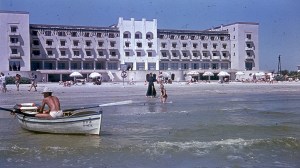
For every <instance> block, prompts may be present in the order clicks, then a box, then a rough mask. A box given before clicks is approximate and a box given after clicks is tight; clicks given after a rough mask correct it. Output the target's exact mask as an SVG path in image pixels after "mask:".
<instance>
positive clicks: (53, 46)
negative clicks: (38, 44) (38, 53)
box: [45, 44, 56, 48]
mask: <svg viewBox="0 0 300 168" xmlns="http://www.w3.org/2000/svg"><path fill="white" fill-rule="evenodd" d="M45 48H56V45H47V44H46V45H45Z"/></svg>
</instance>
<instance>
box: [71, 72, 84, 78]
mask: <svg viewBox="0 0 300 168" xmlns="http://www.w3.org/2000/svg"><path fill="white" fill-rule="evenodd" d="M70 77H82V74H81V73H79V72H72V73H71V74H70Z"/></svg>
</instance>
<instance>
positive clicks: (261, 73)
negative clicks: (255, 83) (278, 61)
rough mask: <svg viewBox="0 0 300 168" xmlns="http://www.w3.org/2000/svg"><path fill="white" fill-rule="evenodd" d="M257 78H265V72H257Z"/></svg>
mask: <svg viewBox="0 0 300 168" xmlns="http://www.w3.org/2000/svg"><path fill="white" fill-rule="evenodd" d="M255 76H258V77H261V76H265V73H264V72H257V73H255Z"/></svg>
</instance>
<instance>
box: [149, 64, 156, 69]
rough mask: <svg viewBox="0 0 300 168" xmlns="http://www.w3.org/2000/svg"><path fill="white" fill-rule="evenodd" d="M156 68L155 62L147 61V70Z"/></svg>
mask: <svg viewBox="0 0 300 168" xmlns="http://www.w3.org/2000/svg"><path fill="white" fill-rule="evenodd" d="M155 69H156V63H148V70H155Z"/></svg>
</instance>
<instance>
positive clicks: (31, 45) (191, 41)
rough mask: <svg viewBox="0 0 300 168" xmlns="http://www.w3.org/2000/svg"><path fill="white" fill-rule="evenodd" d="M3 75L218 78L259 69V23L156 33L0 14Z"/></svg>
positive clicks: (142, 25) (146, 24)
mask: <svg viewBox="0 0 300 168" xmlns="http://www.w3.org/2000/svg"><path fill="white" fill-rule="evenodd" d="M0 21H1V26H0V57H1V61H0V71H2V72H6V73H8V74H10V75H13V74H15V73H31V72H34V73H36V74H37V75H38V76H39V77H42V76H43V77H45V78H46V79H47V80H48V81H60V80H69V74H70V73H71V72H73V71H79V72H81V73H82V74H84V77H88V75H89V74H90V73H91V72H94V71H97V72H100V73H101V74H102V75H103V76H104V77H105V76H107V77H108V75H107V74H108V73H111V74H113V75H114V77H115V80H121V77H120V74H121V70H120V69H121V67H122V66H121V65H127V67H128V69H130V71H129V77H128V79H131V78H134V80H137V81H144V80H145V75H146V74H147V73H150V72H153V73H156V74H157V73H158V71H167V72H169V73H170V74H173V78H174V76H176V79H178V80H183V79H184V76H185V74H186V73H188V72H189V71H198V72H199V73H200V75H199V76H198V78H200V79H202V78H203V77H202V74H203V73H204V72H205V71H211V72H213V73H214V74H215V76H214V77H212V78H213V79H214V78H215V79H217V78H218V77H217V76H216V74H217V73H218V72H220V71H227V72H228V73H230V74H232V76H231V78H232V79H234V74H235V72H237V71H244V72H247V71H249V72H251V71H258V70H259V50H258V49H259V48H258V28H259V24H258V23H248V22H237V23H233V24H229V25H222V26H220V27H216V28H212V29H209V30H169V29H158V28H157V27H158V26H157V20H156V19H153V20H151V21H150V20H145V19H142V20H135V19H133V18H131V19H130V20H124V19H123V18H119V21H118V23H117V24H116V25H114V26H110V27H91V26H66V25H44V24H30V23H29V13H28V12H10V11H0Z"/></svg>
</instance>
